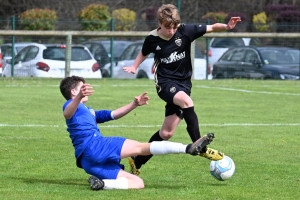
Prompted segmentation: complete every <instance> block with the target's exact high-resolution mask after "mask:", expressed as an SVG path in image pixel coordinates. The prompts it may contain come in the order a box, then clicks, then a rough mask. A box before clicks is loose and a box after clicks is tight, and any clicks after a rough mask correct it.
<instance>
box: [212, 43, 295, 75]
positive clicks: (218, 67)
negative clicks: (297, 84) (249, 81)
mask: <svg viewBox="0 0 300 200" xmlns="http://www.w3.org/2000/svg"><path fill="white" fill-rule="evenodd" d="M299 56H300V51H299V50H298V49H294V48H289V47H268V46H265V47H255V46H248V47H234V48H231V49H229V50H228V51H226V52H225V53H224V55H223V56H222V57H221V58H220V59H219V61H218V62H216V63H215V64H214V66H213V72H212V74H213V78H259V79H292V80H296V79H299V68H300V60H299Z"/></svg>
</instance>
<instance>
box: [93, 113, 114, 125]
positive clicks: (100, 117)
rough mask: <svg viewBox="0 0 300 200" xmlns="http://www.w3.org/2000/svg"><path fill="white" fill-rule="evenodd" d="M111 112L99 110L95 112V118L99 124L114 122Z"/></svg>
mask: <svg viewBox="0 0 300 200" xmlns="http://www.w3.org/2000/svg"><path fill="white" fill-rule="evenodd" d="M111 112H112V111H111V110H97V111H95V117H96V122H97V123H104V122H108V121H110V120H114V118H113V117H112V116H111Z"/></svg>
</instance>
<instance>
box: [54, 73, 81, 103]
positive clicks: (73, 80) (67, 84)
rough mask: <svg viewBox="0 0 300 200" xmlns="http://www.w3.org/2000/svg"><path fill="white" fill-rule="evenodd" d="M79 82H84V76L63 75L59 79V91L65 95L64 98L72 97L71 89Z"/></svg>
mask: <svg viewBox="0 0 300 200" xmlns="http://www.w3.org/2000/svg"><path fill="white" fill-rule="evenodd" d="M79 82H83V83H85V80H84V78H83V77H80V76H70V77H65V78H64V79H62V80H61V81H60V86H59V88H60V92H61V94H62V95H63V96H64V97H65V99H66V100H69V99H71V98H72V96H71V90H72V89H74V88H76V86H77V85H78V83H79Z"/></svg>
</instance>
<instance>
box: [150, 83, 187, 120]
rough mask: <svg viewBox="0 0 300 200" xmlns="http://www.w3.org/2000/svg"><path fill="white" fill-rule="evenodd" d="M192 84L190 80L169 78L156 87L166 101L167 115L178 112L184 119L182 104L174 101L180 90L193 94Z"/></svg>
mask: <svg viewBox="0 0 300 200" xmlns="http://www.w3.org/2000/svg"><path fill="white" fill-rule="evenodd" d="M191 88H192V84H191V82H190V81H185V82H184V81H183V82H178V81H173V80H169V81H167V82H164V83H162V84H160V85H158V86H157V87H156V91H157V94H158V96H159V97H160V98H161V99H162V100H164V101H165V102H166V106H165V116H169V115H173V114H175V113H176V115H177V116H178V117H180V118H181V119H183V116H182V109H181V108H180V106H178V105H175V104H174V102H173V99H174V96H175V94H177V92H179V91H183V92H185V93H186V94H187V95H189V96H190V95H191Z"/></svg>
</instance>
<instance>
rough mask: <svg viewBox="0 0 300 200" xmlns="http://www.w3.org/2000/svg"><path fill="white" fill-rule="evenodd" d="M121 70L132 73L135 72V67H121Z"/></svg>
mask: <svg viewBox="0 0 300 200" xmlns="http://www.w3.org/2000/svg"><path fill="white" fill-rule="evenodd" d="M123 71H124V72H128V73H132V74H135V73H136V69H135V67H134V66H129V67H123Z"/></svg>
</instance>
